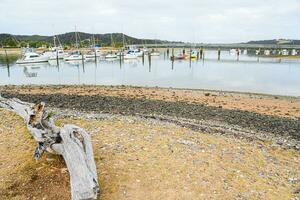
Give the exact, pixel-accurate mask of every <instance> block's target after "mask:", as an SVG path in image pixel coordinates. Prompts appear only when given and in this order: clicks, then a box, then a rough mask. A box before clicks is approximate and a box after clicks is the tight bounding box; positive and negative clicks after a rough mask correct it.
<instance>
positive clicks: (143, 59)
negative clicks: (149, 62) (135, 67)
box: [142, 51, 145, 65]
mask: <svg viewBox="0 0 300 200" xmlns="http://www.w3.org/2000/svg"><path fill="white" fill-rule="evenodd" d="M142 62H143V65H144V63H145V52H144V51H143V56H142Z"/></svg>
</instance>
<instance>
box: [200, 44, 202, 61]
mask: <svg viewBox="0 0 300 200" xmlns="http://www.w3.org/2000/svg"><path fill="white" fill-rule="evenodd" d="M202 58H203V48H202V47H201V49H200V60H201V59H202Z"/></svg>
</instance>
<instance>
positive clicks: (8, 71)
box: [4, 49, 10, 77]
mask: <svg viewBox="0 0 300 200" xmlns="http://www.w3.org/2000/svg"><path fill="white" fill-rule="evenodd" d="M4 51H5V59H6V65H7V75H8V77H10V69H9V59H8V56H7V51H6V49H5V50H4Z"/></svg>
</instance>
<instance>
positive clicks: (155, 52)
mask: <svg viewBox="0 0 300 200" xmlns="http://www.w3.org/2000/svg"><path fill="white" fill-rule="evenodd" d="M155 47H156V49H152V51H151V53H150V55H151V56H160V53H159V51H157V42H156V39H155Z"/></svg>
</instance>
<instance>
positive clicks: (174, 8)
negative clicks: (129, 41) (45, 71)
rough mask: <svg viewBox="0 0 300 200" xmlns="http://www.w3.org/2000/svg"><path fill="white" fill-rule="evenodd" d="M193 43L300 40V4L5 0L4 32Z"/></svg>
mask: <svg viewBox="0 0 300 200" xmlns="http://www.w3.org/2000/svg"><path fill="white" fill-rule="evenodd" d="M75 25H77V29H78V30H79V31H82V32H91V33H108V32H124V33H126V34H128V35H131V36H134V37H139V38H159V39H166V40H180V41H191V42H245V41H249V40H259V39H278V38H289V39H300V0H86V1H83V0H0V32H2V33H3V32H5V33H13V34H43V35H53V34H58V33H65V32H71V31H74V27H75Z"/></svg>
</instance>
